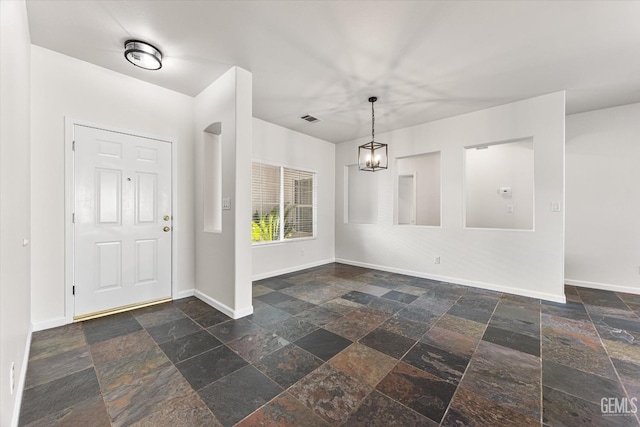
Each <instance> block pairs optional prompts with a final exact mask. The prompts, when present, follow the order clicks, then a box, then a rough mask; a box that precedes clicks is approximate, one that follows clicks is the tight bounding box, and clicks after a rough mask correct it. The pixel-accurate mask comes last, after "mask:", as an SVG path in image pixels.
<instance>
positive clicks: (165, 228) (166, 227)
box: [162, 226, 171, 233]
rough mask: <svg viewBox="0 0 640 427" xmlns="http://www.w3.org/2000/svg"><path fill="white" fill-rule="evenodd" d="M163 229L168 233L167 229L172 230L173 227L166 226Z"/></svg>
mask: <svg viewBox="0 0 640 427" xmlns="http://www.w3.org/2000/svg"><path fill="white" fill-rule="evenodd" d="M162 230H164V232H165V233H166V232H167V231H169V230H171V227H168V226H165V227H164V228H163V229H162Z"/></svg>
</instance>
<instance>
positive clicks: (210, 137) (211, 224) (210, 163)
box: [202, 123, 222, 233]
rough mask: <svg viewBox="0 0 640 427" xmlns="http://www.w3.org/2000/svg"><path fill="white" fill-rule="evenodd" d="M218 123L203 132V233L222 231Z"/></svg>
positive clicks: (220, 161)
mask: <svg viewBox="0 0 640 427" xmlns="http://www.w3.org/2000/svg"><path fill="white" fill-rule="evenodd" d="M221 133H222V132H221V125H220V123H214V124H212V125H211V126H209V127H208V128H207V129H206V130H205V131H204V132H203V138H204V144H203V153H202V183H203V184H202V187H203V195H202V196H203V197H202V199H203V201H204V206H203V207H204V212H203V213H204V231H205V232H210V233H220V232H221V231H222V141H221V139H222V135H221Z"/></svg>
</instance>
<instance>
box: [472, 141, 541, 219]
mask: <svg viewBox="0 0 640 427" xmlns="http://www.w3.org/2000/svg"><path fill="white" fill-rule="evenodd" d="M533 205H534V177H533V138H523V139H517V140H510V141H504V142H496V143H490V144H483V145H480V146H472V147H466V149H465V226H466V227H468V228H494V229H513V230H533V212H534V210H533Z"/></svg>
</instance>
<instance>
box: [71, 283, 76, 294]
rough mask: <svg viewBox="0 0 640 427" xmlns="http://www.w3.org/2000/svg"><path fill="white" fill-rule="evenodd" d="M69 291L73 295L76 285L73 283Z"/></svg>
mask: <svg viewBox="0 0 640 427" xmlns="http://www.w3.org/2000/svg"><path fill="white" fill-rule="evenodd" d="M71 293H72V294H73V295H75V294H76V285H73V286H72V287H71Z"/></svg>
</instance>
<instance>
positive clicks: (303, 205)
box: [251, 163, 316, 242]
mask: <svg viewBox="0 0 640 427" xmlns="http://www.w3.org/2000/svg"><path fill="white" fill-rule="evenodd" d="M251 200H252V209H253V217H252V221H251V237H252V240H253V242H267V241H282V240H289V239H296V238H301V237H313V236H314V235H315V223H316V221H315V215H316V184H315V173H313V172H307V171H301V170H296V169H291V168H285V167H280V166H271V165H265V164H262V163H253V165H252V175H251Z"/></svg>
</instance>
